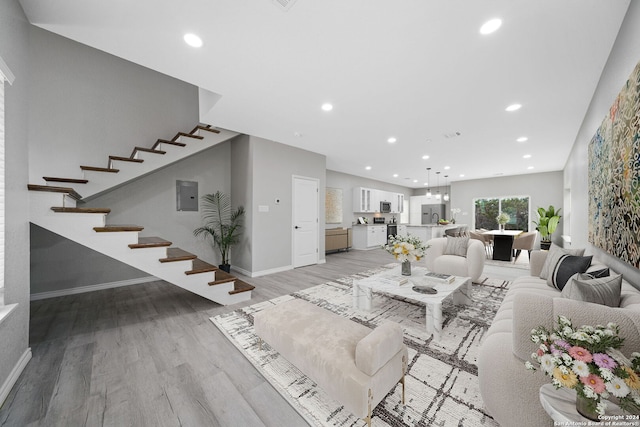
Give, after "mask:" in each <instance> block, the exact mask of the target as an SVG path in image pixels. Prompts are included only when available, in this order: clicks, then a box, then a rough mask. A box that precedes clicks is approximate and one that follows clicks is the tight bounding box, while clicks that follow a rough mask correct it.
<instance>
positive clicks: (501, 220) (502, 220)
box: [496, 212, 511, 225]
mask: <svg viewBox="0 0 640 427" xmlns="http://www.w3.org/2000/svg"><path fill="white" fill-rule="evenodd" d="M510 219H511V217H510V216H509V214H508V213H505V212H500V214H499V215H498V216H497V217H496V221H498V224H500V225H505V224H506V223H508V222H509V220H510Z"/></svg>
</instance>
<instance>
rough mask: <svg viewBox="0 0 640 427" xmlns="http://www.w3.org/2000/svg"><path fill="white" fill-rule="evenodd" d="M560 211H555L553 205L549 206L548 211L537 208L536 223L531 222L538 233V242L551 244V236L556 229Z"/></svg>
mask: <svg viewBox="0 0 640 427" xmlns="http://www.w3.org/2000/svg"><path fill="white" fill-rule="evenodd" d="M560 210H561V209H558V210H556V209H555V208H554V207H553V205H550V206H549V209H545V208H538V211H537V212H538V221H537V222H536V221H533V223H534V224H535V225H536V230H538V231H539V232H540V241H541V242H546V243H551V235H552V234H553V232H554V231H556V228H558V224H559V223H560V218H562V217H561V216H560Z"/></svg>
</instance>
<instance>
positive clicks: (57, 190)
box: [28, 125, 254, 305]
mask: <svg viewBox="0 0 640 427" xmlns="http://www.w3.org/2000/svg"><path fill="white" fill-rule="evenodd" d="M236 135H237V133H234V132H230V131H226V130H219V129H214V128H212V127H210V126H201V125H198V126H196V127H195V128H194V129H193V130H192V131H191V132H189V133H184V132H179V133H177V134H176V135H175V136H174V137H173V138H172V139H171V140H164V139H158V140H157V141H156V143H155V144H154V145H153V146H152V147H150V148H145V147H135V148H134V149H133V151H132V153H131V155H130V156H129V157H120V156H109V159H108V162H107V167H96V166H80V170H81V171H82V177H81V178H59V177H43V179H44V181H45V184H44V185H37V184H29V186H28V188H29V190H30V198H29V200H30V209H29V210H30V218H29V220H30V221H31V222H32V223H33V224H36V225H38V226H40V227H42V228H45V229H47V230H50V231H52V232H54V233H56V234H58V235H60V236H63V237H65V238H67V239H70V240H73V241H74V242H77V243H80V244H81V245H84V246H86V247H88V248H91V249H93V250H96V251H98V252H100V253H103V254H105V255H107V256H109V257H111V258H114V259H117V260H118V261H121V262H123V263H125V264H128V265H131V266H133V267H135V268H137V269H139V270H142V271H145V272H147V273H149V274H151V275H153V276H155V277H158V278H160V279H163V280H165V281H167V282H170V283H172V284H174V285H176V286H179V287H181V288H183V289H186V290H188V291H190V292H193V293H195V294H198V295H200V296H202V297H204V298H207V299H209V300H211V301H214V302H216V303H219V304H223V305H228V304H235V303H238V302H242V301H247V300H249V299H251V291H252V290H253V289H254V287H253V286H251V285H249V284H247V283H244V282H242V281H240V280H238V279H237V278H235V277H234V276H232V275H230V274H228V273H225V272H224V271H222V270H219V269H218V268H217V267H215V266H213V265H211V264H208V263H206V262H204V261H203V260H201V259H199V258H198V257H197V256H196V255H194V254H191V253H189V252H187V251H184V250H182V249H180V248H175V247H172V243H171V242H169V241H167V240H164V239H162V238H161V237H155V236H140V232H142V231H143V230H144V227H142V226H138V225H117V224H108V222H107V216H108V215H109V213H110V212H111V210H110V209H108V208H83V207H78V206H77V204H78V203H79V202H80V203H81V202H83V201H86V200H89V199H91V198H94V197H96V196H98V195H100V194H103V193H105V192H106V191H109V190H111V189H114V188H116V187H119V186H121V185H124V184H126V183H127V182H130V181H133V180H135V179H137V178H140V177H142V176H144V175H147V174H149V173H151V172H153V171H155V170H158V169H160V168H163V167H165V166H168V165H170V164H171V163H175V162H177V161H179V160H181V159H183V158H186V157H188V156H191V155H193V154H195V153H197V152H199V151H202V150H205V149H207V148H209V147H212V146H213V145H216V144H219V143H221V142H223V141H226V140H228V139H231V138H233V137H234V136H236ZM76 189H77V190H76ZM81 194H82V195H81Z"/></svg>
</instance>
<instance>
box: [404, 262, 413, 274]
mask: <svg viewBox="0 0 640 427" xmlns="http://www.w3.org/2000/svg"><path fill="white" fill-rule="evenodd" d="M402 275H403V276H411V261H402Z"/></svg>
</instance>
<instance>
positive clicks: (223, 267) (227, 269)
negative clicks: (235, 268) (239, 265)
mask: <svg viewBox="0 0 640 427" xmlns="http://www.w3.org/2000/svg"><path fill="white" fill-rule="evenodd" d="M218 268H219V269H220V270H222V271H224V272H225V273H231V264H220V265H219V266H218Z"/></svg>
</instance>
